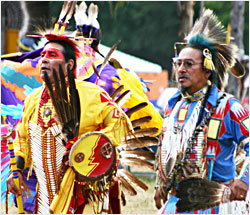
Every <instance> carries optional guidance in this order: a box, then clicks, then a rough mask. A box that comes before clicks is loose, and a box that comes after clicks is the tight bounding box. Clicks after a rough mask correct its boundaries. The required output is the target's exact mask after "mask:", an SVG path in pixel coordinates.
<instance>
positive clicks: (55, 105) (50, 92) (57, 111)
mask: <svg viewBox="0 0 250 215" xmlns="http://www.w3.org/2000/svg"><path fill="white" fill-rule="evenodd" d="M44 82H45V85H46V87H47V88H48V91H49V94H50V98H51V101H52V104H53V106H54V108H55V111H56V113H57V117H58V121H59V123H60V124H61V125H62V124H63V120H62V116H61V112H60V108H59V103H58V100H57V99H56V97H55V94H54V91H53V87H52V84H51V81H50V79H49V76H48V73H47V72H46V71H45V73H44Z"/></svg>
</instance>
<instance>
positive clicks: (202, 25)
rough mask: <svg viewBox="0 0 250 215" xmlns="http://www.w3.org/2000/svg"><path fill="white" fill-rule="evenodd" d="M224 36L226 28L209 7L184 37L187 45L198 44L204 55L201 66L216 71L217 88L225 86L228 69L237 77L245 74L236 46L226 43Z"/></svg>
mask: <svg viewBox="0 0 250 215" xmlns="http://www.w3.org/2000/svg"><path fill="white" fill-rule="evenodd" d="M226 38H227V31H226V29H225V28H224V27H223V25H222V24H221V22H220V21H219V20H218V18H217V17H216V16H215V15H214V14H213V11H212V10H209V9H206V10H204V12H203V15H202V16H201V17H200V18H199V19H198V20H197V21H196V22H195V24H194V26H193V28H192V30H191V32H190V33H189V34H188V35H187V36H186V37H185V41H186V42H187V46H190V47H195V45H198V46H199V48H198V49H200V50H201V51H202V53H203V57H204V61H203V66H204V68H205V69H206V70H207V71H210V72H214V73H216V78H217V84H218V87H219V88H223V87H224V86H225V84H226V83H225V80H226V76H227V72H228V71H230V72H231V73H232V74H233V75H234V76H236V77H238V78H239V77H242V76H243V75H244V74H245V71H244V68H243V67H242V66H241V64H240V63H239V61H238V60H237V51H238V48H237V46H236V45H234V44H228V43H226ZM196 48H197V46H196Z"/></svg>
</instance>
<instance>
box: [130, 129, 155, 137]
mask: <svg viewBox="0 0 250 215" xmlns="http://www.w3.org/2000/svg"><path fill="white" fill-rule="evenodd" d="M158 131H159V129H158V128H144V129H139V130H135V133H134V135H135V136H136V137H137V138H139V137H145V136H153V135H155V134H157V132H158Z"/></svg>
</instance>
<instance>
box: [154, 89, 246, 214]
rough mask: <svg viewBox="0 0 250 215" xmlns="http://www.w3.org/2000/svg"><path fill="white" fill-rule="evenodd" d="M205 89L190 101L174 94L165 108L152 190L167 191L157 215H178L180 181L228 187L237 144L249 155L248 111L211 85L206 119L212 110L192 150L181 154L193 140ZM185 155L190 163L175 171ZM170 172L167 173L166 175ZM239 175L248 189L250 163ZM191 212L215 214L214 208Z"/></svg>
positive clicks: (231, 177) (233, 175)
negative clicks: (208, 180)
mask: <svg viewBox="0 0 250 215" xmlns="http://www.w3.org/2000/svg"><path fill="white" fill-rule="evenodd" d="M206 90H207V87H205V88H203V89H201V90H200V91H198V92H197V93H195V94H194V95H192V96H189V97H183V96H182V95H181V94H180V92H177V93H176V94H175V95H174V96H173V97H172V98H171V99H170V100H169V102H168V105H167V107H166V112H165V118H164V123H163V129H162V133H163V135H162V138H161V146H160V152H159V153H160V155H159V157H158V165H159V168H158V172H157V183H156V186H158V187H160V188H162V189H163V190H164V189H169V190H170V191H169V192H170V198H169V199H168V201H167V202H166V203H165V205H164V206H163V207H162V208H161V210H160V211H159V213H162V214H174V213H177V208H176V203H177V201H178V198H177V197H176V196H175V195H176V192H175V191H176V187H178V183H179V182H180V181H182V180H184V179H186V178H189V177H199V178H210V177H211V179H212V181H217V182H220V183H224V184H230V183H231V182H232V180H234V179H235V177H236V166H235V157H234V151H235V148H236V147H237V146H239V145H240V144H241V145H242V146H243V148H244V150H245V152H246V156H247V157H248V156H249V140H248V137H249V116H248V113H247V111H246V110H245V109H244V108H243V107H242V106H241V105H240V103H239V102H238V101H237V100H236V99H235V98H234V97H233V96H231V95H229V94H226V93H223V92H222V91H220V90H218V89H217V88H216V87H215V86H213V87H212V90H211V93H210V95H209V97H208V100H207V104H206V108H205V110H206V111H205V115H206V114H208V112H209V110H211V108H212V107H215V106H216V108H215V110H214V111H213V113H212V115H211V117H210V119H209V120H208V123H206V124H205V126H204V127H203V129H202V130H200V131H199V134H198V135H197V136H196V138H195V139H194V143H193V144H192V147H191V150H190V151H188V150H186V149H187V148H188V143H187V142H188V139H189V138H190V137H192V135H193V131H194V129H195V127H196V125H197V124H198V119H199V114H200V110H201V101H202V99H203V98H204V95H205V93H206ZM218 100H219V101H218ZM217 101H218V102H217ZM184 153H186V158H187V160H188V161H189V162H190V163H191V164H190V165H188V166H189V167H187V168H185V164H184V167H183V166H182V167H181V170H180V166H179V165H178V162H181V159H182V156H183V154H184ZM204 155H205V156H204ZM170 159H174V162H173V164H171V162H169V161H170ZM177 168H179V169H178V171H177ZM169 169H170V172H167V171H169ZM188 172H189V173H188ZM242 173H243V174H242V175H241V176H239V178H240V179H241V180H242V181H244V182H245V183H246V184H247V185H249V178H248V177H247V176H248V175H249V165H248V166H246V168H245V169H244V170H243V171H242ZM243 204H244V202H243ZM186 213H187V212H186ZM192 213H201V214H203V213H210V214H211V213H212V214H214V213H219V207H215V208H210V209H207V210H199V211H195V212H192Z"/></svg>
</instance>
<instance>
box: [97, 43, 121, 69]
mask: <svg viewBox="0 0 250 215" xmlns="http://www.w3.org/2000/svg"><path fill="white" fill-rule="evenodd" d="M120 42H121V40H118V41H117V42H116V43H115V44H114V45H113V46H112V48H111V49H110V50H109V52H108V54H107V56H106V57H105V58H104V61H103V63H102V65H101V68H100V70H99V74H101V72H102V70H103V68H104V67H105V66H106V64H107V62H108V61H109V58H110V56H111V55H112V53H113V52H114V51H115V50H116V48H117V46H118V45H119V43H120Z"/></svg>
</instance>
